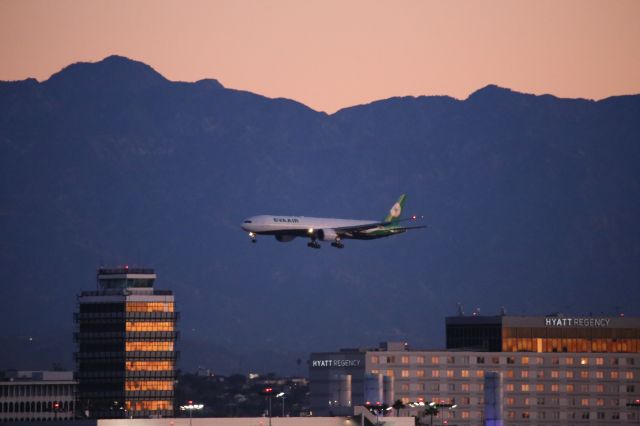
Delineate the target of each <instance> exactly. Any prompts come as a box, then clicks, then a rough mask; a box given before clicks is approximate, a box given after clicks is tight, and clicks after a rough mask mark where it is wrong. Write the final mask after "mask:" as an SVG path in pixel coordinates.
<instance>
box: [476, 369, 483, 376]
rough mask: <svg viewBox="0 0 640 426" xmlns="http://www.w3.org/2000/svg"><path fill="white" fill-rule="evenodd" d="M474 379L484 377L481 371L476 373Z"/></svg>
mask: <svg viewBox="0 0 640 426" xmlns="http://www.w3.org/2000/svg"><path fill="white" fill-rule="evenodd" d="M476 377H484V371H482V370H478V371H476Z"/></svg>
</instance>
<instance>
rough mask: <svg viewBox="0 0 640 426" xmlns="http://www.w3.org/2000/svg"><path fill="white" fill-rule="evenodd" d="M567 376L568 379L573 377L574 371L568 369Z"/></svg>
mask: <svg viewBox="0 0 640 426" xmlns="http://www.w3.org/2000/svg"><path fill="white" fill-rule="evenodd" d="M565 376H566V378H567V379H573V371H567V372H566V374H565Z"/></svg>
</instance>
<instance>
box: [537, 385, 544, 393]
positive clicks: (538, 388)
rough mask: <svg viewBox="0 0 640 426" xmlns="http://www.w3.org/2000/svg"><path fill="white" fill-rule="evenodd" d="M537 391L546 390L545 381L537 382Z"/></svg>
mask: <svg viewBox="0 0 640 426" xmlns="http://www.w3.org/2000/svg"><path fill="white" fill-rule="evenodd" d="M536 392H544V383H538V384H536Z"/></svg>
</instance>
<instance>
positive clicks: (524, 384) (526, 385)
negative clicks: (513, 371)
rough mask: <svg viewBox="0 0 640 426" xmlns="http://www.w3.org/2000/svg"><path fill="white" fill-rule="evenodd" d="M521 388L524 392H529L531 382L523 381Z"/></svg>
mask: <svg viewBox="0 0 640 426" xmlns="http://www.w3.org/2000/svg"><path fill="white" fill-rule="evenodd" d="M520 390H521V391H522V392H529V384H528V383H523V384H521V385H520Z"/></svg>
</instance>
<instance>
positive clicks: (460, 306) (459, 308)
mask: <svg viewBox="0 0 640 426" xmlns="http://www.w3.org/2000/svg"><path fill="white" fill-rule="evenodd" d="M458 316H460V317H461V316H464V311H463V310H462V303H460V302H458Z"/></svg>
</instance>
